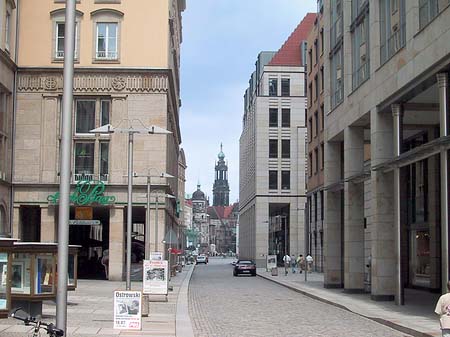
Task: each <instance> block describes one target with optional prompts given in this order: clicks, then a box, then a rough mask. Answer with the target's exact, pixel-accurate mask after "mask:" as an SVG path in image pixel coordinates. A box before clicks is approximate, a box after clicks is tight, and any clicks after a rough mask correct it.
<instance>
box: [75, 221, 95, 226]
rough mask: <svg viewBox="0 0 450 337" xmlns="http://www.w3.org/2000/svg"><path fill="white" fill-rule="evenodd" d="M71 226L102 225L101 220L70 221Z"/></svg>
mask: <svg viewBox="0 0 450 337" xmlns="http://www.w3.org/2000/svg"><path fill="white" fill-rule="evenodd" d="M69 225H81V226H95V225H97V226H98V225H100V220H69Z"/></svg>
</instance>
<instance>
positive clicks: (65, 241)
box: [56, 0, 76, 333]
mask: <svg viewBox="0 0 450 337" xmlns="http://www.w3.org/2000/svg"><path fill="white" fill-rule="evenodd" d="M75 8H76V7H75V0H67V1H66V26H65V33H64V34H65V35H64V36H65V37H66V38H65V39H64V85H63V88H64V89H63V91H64V94H63V109H62V124H61V125H62V128H61V170H60V172H61V177H60V185H59V216H58V226H59V227H58V284H59V287H58V289H57V297H56V324H57V326H58V328H60V329H62V330H63V331H64V333H66V328H67V270H68V265H69V227H68V226H69V213H70V205H69V204H70V199H69V194H70V152H71V146H72V105H73V73H74V69H73V68H74V67H73V61H74V55H75Z"/></svg>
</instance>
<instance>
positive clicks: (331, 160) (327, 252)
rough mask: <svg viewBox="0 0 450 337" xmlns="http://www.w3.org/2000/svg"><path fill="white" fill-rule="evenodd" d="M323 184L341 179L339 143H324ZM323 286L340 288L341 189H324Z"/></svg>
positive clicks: (341, 281) (326, 184)
mask: <svg viewBox="0 0 450 337" xmlns="http://www.w3.org/2000/svg"><path fill="white" fill-rule="evenodd" d="M324 159H325V172H324V173H325V186H328V185H331V184H333V183H337V182H339V181H340V180H341V143H339V142H326V143H325V158H324ZM324 198H325V207H324V212H325V219H324V220H325V222H324V248H323V254H324V287H325V288H342V283H343V279H342V270H341V264H342V253H341V250H342V241H341V191H340V190H339V191H333V190H328V191H327V190H325V196H324Z"/></svg>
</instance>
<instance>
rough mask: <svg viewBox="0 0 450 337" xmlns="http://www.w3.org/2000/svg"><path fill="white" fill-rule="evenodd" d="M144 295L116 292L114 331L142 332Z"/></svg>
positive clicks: (138, 292)
mask: <svg viewBox="0 0 450 337" xmlns="http://www.w3.org/2000/svg"><path fill="white" fill-rule="evenodd" d="M141 310H142V293H141V292H140V291H125V290H116V291H114V329H120V330H141V328H142V320H141V316H142V313H141Z"/></svg>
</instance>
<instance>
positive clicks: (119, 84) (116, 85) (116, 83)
mask: <svg viewBox="0 0 450 337" xmlns="http://www.w3.org/2000/svg"><path fill="white" fill-rule="evenodd" d="M111 86H112V87H113V89H114V90H117V91H122V90H123V89H125V87H126V86H127V82H126V81H125V79H124V78H123V77H120V76H117V77H114V78H113V79H112V81H111Z"/></svg>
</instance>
